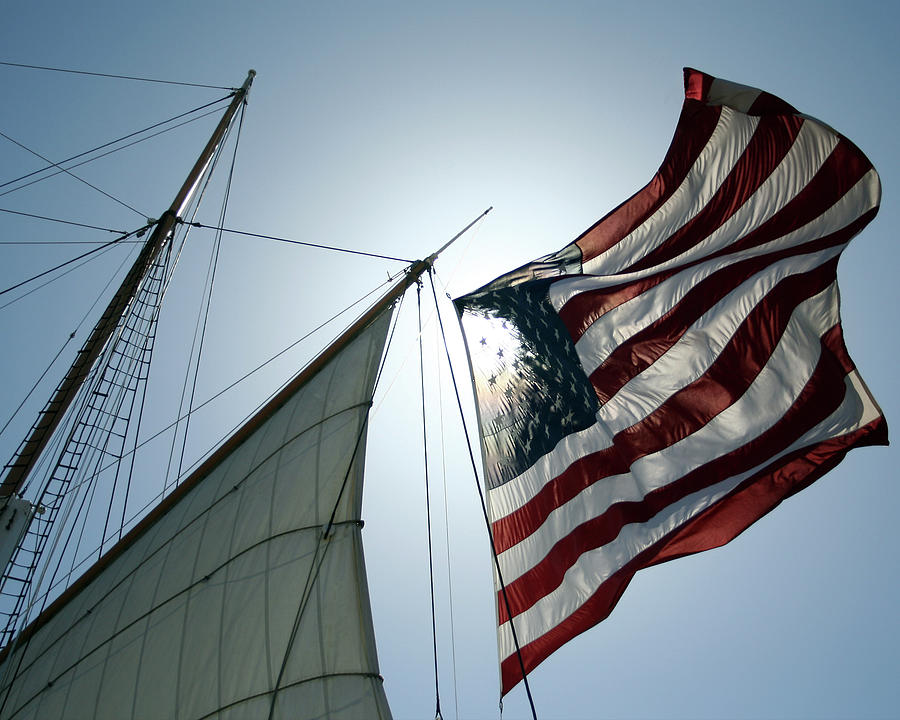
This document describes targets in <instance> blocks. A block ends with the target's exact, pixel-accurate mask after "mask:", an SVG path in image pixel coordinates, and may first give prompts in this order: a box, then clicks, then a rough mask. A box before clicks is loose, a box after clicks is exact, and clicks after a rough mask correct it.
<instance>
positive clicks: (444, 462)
mask: <svg viewBox="0 0 900 720" xmlns="http://www.w3.org/2000/svg"><path fill="white" fill-rule="evenodd" d="M435 312H437V308H435ZM434 341H435V349H436V350H440V346H439V341H440V338H439V337H438V336H437V335H435V336H434ZM435 368H436V370H437V381H438V382H437V387H438V392H437V400H438V421H439V422H440V432H439V436H440V438H441V485H442V486H443V490H444V548H445V549H446V556H447V557H446V560H447V601H448V602H447V606H448V607H449V609H450V661H451V664H452V666H453V707H454V709H455V710H456V713H455V715H456V717H457V718H459V691H458V687H457V677H458V674H457V672H456V625H455V624H454V622H453V572H452V565H451V563H450V511H449V507H450V505H449V502H448V501H447V449H446V447H445V445H444V393H443V387H444V384H443V382H442V381H441V363H439V362H438V363H435Z"/></svg>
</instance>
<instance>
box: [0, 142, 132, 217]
mask: <svg viewBox="0 0 900 720" xmlns="http://www.w3.org/2000/svg"><path fill="white" fill-rule="evenodd" d="M0 137H4V138H6V139H7V140H9V141H10V142H11V143H12V144H13V145H17V146H18V147H20V148H22V149H23V150H25V151H26V152H30V153H31V154H32V155H34V156H35V157H39V158H40V159H41V160H43V161H44V162H46V163H50V164H51V165H53V166H54V167H56V168H58V169H59V170H60V171H62V172H64V173H65V174H66V175H68V176H69V177H72V178H74V179H75V180H77V181H78V182H80V183H84V184H85V185H87V186H88V187H89V188H91V189H92V190H96V191H97V192H98V193H100V194H101V195H105V196H106V197H108V198H109V199H110V200H113V201H115V202H117V203H119V205H121V206H122V207H125V208H128V209H129V210H131V211H132V212H133V213H136V214H138V215H140V216H141V217H143V218H145V217H147V214H146V213H142V212H141V211H140V210H138V209H137V208H134V207H132V206H131V205H129V204H128V203H127V202H125V201H123V200H119V198H117V197H115V196H114V195H110V194H109V193H108V192H106V190H101V189H100V188H98V187H97V186H96V185H93V184H91V183H89V182H88V181H87V180H85V179H84V178H82V177H79V176H78V175H76V174H75V173H73V172H72V171H71V170H67V169H66V168H64V167H60V165H59V163H55V162H53V161H52V160H50V159H49V158H46V157H44V156H43V155H41V154H40V153H39V152H37V151H36V150H32V149H31V148H30V147H28V146H27V145H23V144H22V143H20V142H19V141H18V140H15V139H14V138H11V137H10V136H9V135H7V134H6V133H4V132H0Z"/></svg>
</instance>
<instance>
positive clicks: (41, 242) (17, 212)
mask: <svg viewBox="0 0 900 720" xmlns="http://www.w3.org/2000/svg"><path fill="white" fill-rule="evenodd" d="M0 212H4V213H9V214H10V215H21V216H22V217H29V218H35V219H37V220H47V221H49V222H55V223H62V224H63V225H74V226H75V227H83V228H88V229H89V230H103V231H104V232H108V233H124V232H126V231H125V230H113V229H112V228H107V227H100V226H99V225H87V224H85V223H80V222H75V221H74V220H60V219H59V218H52V217H47V216H46V215H35V214H34V213H27V212H21V211H20V210H7V209H6V208H0ZM82 242H83V241H82ZM56 244H59V245H64V244H66V243H64V242H60V243H55V242H54V241H52V240H0V245H56Z"/></svg>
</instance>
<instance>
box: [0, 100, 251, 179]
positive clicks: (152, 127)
mask: <svg viewBox="0 0 900 720" xmlns="http://www.w3.org/2000/svg"><path fill="white" fill-rule="evenodd" d="M232 95H233V93H232ZM232 95H227V96H225V97H223V98H219V99H218V100H213V101H212V102H208V103H205V104H203V105H200V106H199V107H195V108H194V109H193V110H188V111H186V112H183V113H179V114H178V115H174V116H172V117H170V118H168V119H167V120H161V121H160V122H157V123H153V124H152V125H148V126H147V127H145V128H142V129H140V130H135V131H134V132H130V133H128V134H127V135H123V136H122V137H119V138H116V139H115V140H110V141H109V142H105V143H103V144H102V145H98V146H97V147H94V148H91V149H90V150H84V151H83V152H80V153H78V154H76V155H72V156H71V157H67V158H66V159H65V160H60V161H59V162H58V163H55V164H54V163H51V164H49V165H45V166H44V167H42V168H38V169H37V170H32V171H31V172H30V173H26V174H25V175H21V176H20V177H17V178H14V179H12V180H7V181H6V182H5V183H0V188H5V187H6V186H7V185H12V184H13V183H17V182H19V181H20V180H27V179H28V178H30V177H31V176H33V175H37V174H39V173H42V172H44V171H45V170H49V169H50V168H52V167H58V166H60V165H65V164H66V163H69V162H72V161H73V160H77V159H78V158H81V157H84V156H85V155H90V154H91V153H95V152H97V151H98V150H102V149H103V148H107V147H110V146H111V145H115V144H116V143H120V142H122V141H124V140H128V139H129V138H133V137H135V136H136V135H141V134H142V133H146V132H150V131H151V130H155V129H156V128H158V127H161V126H163V125H167V124H168V123H171V122H174V121H175V120H180V119H181V118H183V117H187V116H188V115H192V114H193V113H196V112H200V111H201V110H205V109H206V108H208V107H212V106H213V105H218V104H220V103H222V102H224V101H225V100H228V99H230V98H231V97H232ZM219 109H220V108H214V109H213V110H210V112H208V113H204V114H203V115H198V116H197V117H195V118H191V119H190V120H186V121H185V122H182V123H178V124H177V125H173V126H172V127H170V128H166V129H165V130H161V131H160V132H158V133H154V134H153V135H148V136H147V137H145V138H141V139H140V140H137V141H135V142H131V143H128V144H127V145H123V146H122V147H120V148H115V149H114V150H111V151H110V152H106V153H103V154H102V155H98V156H96V157H93V158H89V159H88V160H85V161H84V162H80V163H78V164H77V165H72V166H71V167H80V166H81V165H84V164H85V163H88V162H93V161H94V160H99V159H100V158H102V157H106V156H107V155H109V154H110V153H112V152H117V151H119V150H124V149H125V148H128V147H131V146H132V145H136V144H137V143H139V142H143V141H144V140H149V139H150V138H154V137H156V136H157V135H161V134H163V133H166V132H169V131H170V130H174V129H176V128H180V127H181V126H182V125H187V124H188V123H192V122H194V121H196V120H200V119H201V118H205V117H206V116H207V115H211V114H212V113H215V112H218V111H219ZM70 169H71V168H70ZM59 172H62V171H61V170H60V171H58V172H56V173H54V175H58V174H59ZM47 177H53V175H48V176H47ZM44 179H46V178H41V180H44ZM31 184H32V183H27V184H26V185H20V186H19V187H16V188H13V190H20V189H21V188H23V187H28V185H31ZM13 190H8V191H7V192H4V193H2V195H7V194H9V193H10V192H13Z"/></svg>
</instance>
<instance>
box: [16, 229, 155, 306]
mask: <svg viewBox="0 0 900 720" xmlns="http://www.w3.org/2000/svg"><path fill="white" fill-rule="evenodd" d="M149 227H150V225H144V226H143V227H141V228H138V229H137V230H132V231H131V232H130V233H126V234H125V235H122V236H120V237H117V238H116V239H115V240H110V241H109V242H106V243H103V244H102V245H100V246H99V247H95V248H92V249H91V250H88V251H87V252H85V253H82V254H81V255H79V256H78V257H74V258H72V259H71V260H66V261H65V262H64V263H60V264H59V265H57V266H56V267H52V268H50V269H49V270H44V272H41V273H38V274H37V275H34V276H33V277H30V278H28V279H27V280H22V281H21V282H18V283H16V284H15V285H11V286H10V287H8V288H6V289H5V290H0V295H5V294H6V293H8V292H11V291H12V290H16V289H17V288H20V287H22V286H23V285H27V284H28V283H30V282H33V281H34V280H37V279H38V278H42V277H44V275H49V274H50V273H52V272H55V271H56V270H60V269H62V268H64V267H65V266H66V265H71V264H72V263H74V262H77V261H79V260H81V259H82V258H86V257H88V255H93V254H94V253H97V252H100V251H101V250H104V249H105V248H108V247H110V246H111V245H116V244H117V243H120V242H122V241H123V240H125V239H126V238H129V237H131V236H132V235H136V234H137V233H139V232H141V231H142V230H147V229H148V228H149Z"/></svg>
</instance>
